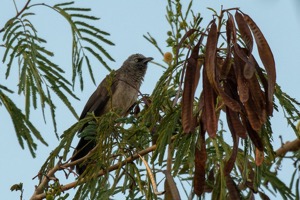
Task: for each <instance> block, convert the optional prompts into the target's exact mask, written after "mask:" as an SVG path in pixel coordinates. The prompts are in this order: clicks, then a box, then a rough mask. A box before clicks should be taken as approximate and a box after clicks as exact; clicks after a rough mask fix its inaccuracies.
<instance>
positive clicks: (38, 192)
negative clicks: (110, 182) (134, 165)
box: [31, 145, 156, 200]
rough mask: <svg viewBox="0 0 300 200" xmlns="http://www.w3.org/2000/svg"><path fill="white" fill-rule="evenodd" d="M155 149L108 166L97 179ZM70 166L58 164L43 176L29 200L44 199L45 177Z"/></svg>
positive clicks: (76, 183) (46, 182) (81, 180)
mask: <svg viewBox="0 0 300 200" xmlns="http://www.w3.org/2000/svg"><path fill="white" fill-rule="evenodd" d="M155 149H156V145H153V146H151V147H148V148H147V149H144V150H142V151H140V152H138V153H136V154H134V155H132V156H131V157H127V158H126V159H125V160H123V161H121V162H118V163H117V164H115V165H112V166H110V167H109V168H107V169H106V170H100V171H99V172H98V177H99V176H102V175H104V174H106V173H107V172H111V171H114V170H117V169H119V168H120V167H122V166H124V165H126V164H127V163H129V162H132V161H134V160H136V159H138V158H139V155H141V156H143V155H146V154H148V153H150V152H152V151H154V150H155ZM71 165H74V163H72V164H71V163H67V164H64V165H60V164H59V163H58V164H57V165H56V166H55V167H54V168H53V169H51V170H50V171H49V172H48V173H47V176H45V177H44V178H43V180H42V182H41V183H40V184H39V186H38V187H37V188H36V190H35V192H34V194H33V195H32V197H31V200H40V199H43V198H45V197H46V193H43V189H44V187H45V186H46V185H47V184H48V182H49V181H50V180H49V178H47V177H51V176H53V175H54V173H55V172H56V171H58V170H60V169H64V168H66V167H68V166H71ZM86 181H87V179H84V178H83V179H80V180H77V181H74V182H71V183H69V184H66V185H63V186H61V191H66V190H69V189H71V188H74V187H76V186H77V185H80V184H82V183H85V182H86Z"/></svg>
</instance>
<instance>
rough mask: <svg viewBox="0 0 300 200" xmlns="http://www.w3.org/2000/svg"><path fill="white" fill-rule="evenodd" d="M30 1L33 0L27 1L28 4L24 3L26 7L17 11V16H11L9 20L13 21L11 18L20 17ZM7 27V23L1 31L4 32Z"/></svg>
mask: <svg viewBox="0 0 300 200" xmlns="http://www.w3.org/2000/svg"><path fill="white" fill-rule="evenodd" d="M30 1H31V0H28V1H27V2H26V4H25V5H24V7H23V8H22V10H20V11H19V12H17V14H16V16H14V17H12V18H11V19H10V20H8V21H11V20H13V19H15V18H18V17H19V16H20V15H21V14H22V13H23V12H24V11H25V10H26V9H27V7H28V5H29V3H30ZM7 27H8V25H5V26H4V27H3V28H2V29H0V33H1V32H3V31H5V29H6V28H7Z"/></svg>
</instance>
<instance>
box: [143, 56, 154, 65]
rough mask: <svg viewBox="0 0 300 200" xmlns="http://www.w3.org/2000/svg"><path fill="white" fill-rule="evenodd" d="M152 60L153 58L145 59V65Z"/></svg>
mask: <svg viewBox="0 0 300 200" xmlns="http://www.w3.org/2000/svg"><path fill="white" fill-rule="evenodd" d="M151 60H153V58H152V57H148V58H145V59H144V60H143V63H145V64H147V63H148V62H149V61H151Z"/></svg>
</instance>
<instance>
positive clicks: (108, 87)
mask: <svg viewBox="0 0 300 200" xmlns="http://www.w3.org/2000/svg"><path fill="white" fill-rule="evenodd" d="M117 77H118V74H117V73H116V72H114V73H111V74H109V75H108V76H106V77H105V79H104V80H103V81H102V82H101V83H100V84H99V86H98V88H97V89H96V91H95V92H94V93H93V94H92V95H91V96H90V98H89V100H88V101H87V103H86V104H85V106H84V109H83V111H82V113H81V115H80V118H79V119H83V118H84V117H85V116H86V114H87V113H88V112H94V114H95V115H96V116H100V115H101V114H103V111H104V108H105V106H106V104H107V102H108V100H109V98H110V97H111V96H112V95H113V93H114V92H115V91H116V87H117V84H118V81H117V80H118V78H117Z"/></svg>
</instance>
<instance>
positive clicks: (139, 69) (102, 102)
mask: <svg viewBox="0 0 300 200" xmlns="http://www.w3.org/2000/svg"><path fill="white" fill-rule="evenodd" d="M151 60H153V58H152V57H145V56H144V55H142V54H133V55H131V56H129V57H128V58H127V60H125V61H124V63H123V64H122V66H121V67H120V68H119V69H118V70H116V71H113V72H111V73H110V74H109V75H107V76H106V77H105V78H104V79H103V80H102V82H101V83H100V84H99V86H98V87H97V89H96V90H95V91H94V93H93V94H92V95H91V96H90V98H89V99H88V101H87V103H86V105H85V107H84V108H83V111H82V113H81V115H80V118H79V120H81V119H83V118H85V117H86V115H87V114H88V113H93V114H94V115H95V116H97V117H99V116H101V115H103V114H105V113H107V112H109V111H110V110H112V109H114V110H119V111H120V112H119V114H120V115H121V116H126V115H127V114H128V113H129V109H130V108H131V107H132V106H133V105H134V103H135V102H136V100H137V97H138V93H139V89H140V87H141V84H142V82H143V79H144V76H145V74H146V71H147V64H148V62H149V61H151ZM112 73H113V74H112ZM86 126H87V124H85V125H83V127H82V128H81V129H80V130H79V131H78V132H79V133H80V132H82V131H83V130H84V128H85V127H86ZM95 146H96V141H95V140H91V139H87V138H84V137H81V138H80V140H79V143H78V145H77V146H76V148H75V150H74V152H73V156H72V158H71V161H76V160H78V159H80V158H82V157H84V156H85V155H87V154H88V153H89V152H90V151H91V150H92V149H93V148H94V147H95ZM86 167H87V165H86V164H77V165H76V172H77V173H78V174H79V175H81V174H83V172H84V171H85V169H86Z"/></svg>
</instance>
